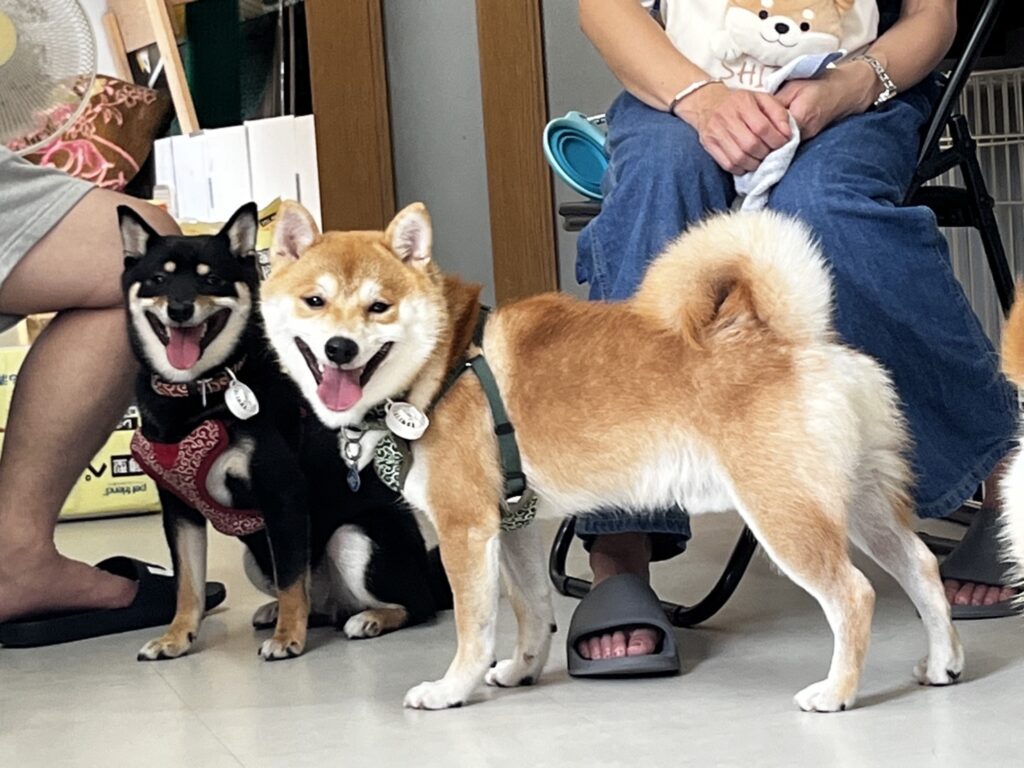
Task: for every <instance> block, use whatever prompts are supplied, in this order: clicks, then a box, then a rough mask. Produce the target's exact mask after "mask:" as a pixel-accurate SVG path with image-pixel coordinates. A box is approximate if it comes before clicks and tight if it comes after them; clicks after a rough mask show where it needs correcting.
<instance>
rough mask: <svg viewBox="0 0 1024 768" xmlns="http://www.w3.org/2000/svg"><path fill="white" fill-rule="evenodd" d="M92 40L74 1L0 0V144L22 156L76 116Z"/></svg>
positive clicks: (90, 70)
mask: <svg viewBox="0 0 1024 768" xmlns="http://www.w3.org/2000/svg"><path fill="white" fill-rule="evenodd" d="M95 78H96V38H95V37H94V36H93V33H92V27H91V26H90V25H89V20H88V19H87V18H86V16H85V12H84V11H83V10H82V6H81V5H79V4H78V2H77V0H0V145H5V146H7V147H9V148H11V149H13V150H14V151H15V152H17V153H19V154H28V153H30V152H33V151H35V150H37V149H39V148H41V147H43V146H45V145H46V144H47V143H49V142H50V141H51V140H52V139H53V138H54V137H55V136H59V135H60V134H61V132H62V131H64V129H66V128H67V127H68V126H70V125H71V124H72V123H73V122H74V121H75V120H76V119H77V118H78V116H79V115H80V114H81V113H82V110H83V109H84V108H85V106H86V104H87V103H88V101H89V94H90V92H91V90H92V85H93V81H94V80H95Z"/></svg>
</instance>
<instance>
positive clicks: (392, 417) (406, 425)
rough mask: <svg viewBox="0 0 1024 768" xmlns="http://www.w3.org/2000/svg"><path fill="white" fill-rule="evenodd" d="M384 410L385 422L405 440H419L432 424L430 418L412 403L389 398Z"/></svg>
mask: <svg viewBox="0 0 1024 768" xmlns="http://www.w3.org/2000/svg"><path fill="white" fill-rule="evenodd" d="M384 410H385V416H384V423H385V424H387V425H388V429H390V430H391V431H392V432H393V433H394V434H396V435H398V436H399V437H401V438H402V439H403V440H419V439H420V438H421V437H423V433H424V432H426V431H427V427H429V426H430V419H428V418H427V416H426V414H425V413H423V411H421V410H420V409H419V408H417V407H416V406H415V405H413V404H412V403H401V402H395V401H394V400H389V401H388V404H387V405H386V406H385V408H384Z"/></svg>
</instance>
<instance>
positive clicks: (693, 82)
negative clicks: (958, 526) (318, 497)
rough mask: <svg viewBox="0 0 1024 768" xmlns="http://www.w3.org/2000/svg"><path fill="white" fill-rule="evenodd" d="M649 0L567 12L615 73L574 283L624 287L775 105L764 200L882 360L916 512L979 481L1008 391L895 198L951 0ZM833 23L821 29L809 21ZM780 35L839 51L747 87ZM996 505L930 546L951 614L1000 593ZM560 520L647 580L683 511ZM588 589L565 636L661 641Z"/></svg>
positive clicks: (717, 203)
mask: <svg viewBox="0 0 1024 768" xmlns="http://www.w3.org/2000/svg"><path fill="white" fill-rule="evenodd" d="M655 5H656V4H655ZM661 5H662V8H661V9H660V12H661V14H663V16H664V26H662V25H661V24H660V23H659V21H658V20H656V18H655V14H653V13H652V12H651V11H652V9H651V6H652V2H651V0H647V2H642V0H580V2H579V10H580V20H581V26H582V28H583V31H584V32H585V34H586V35H587V36H588V37H589V38H590V40H591V41H592V42H593V44H594V45H595V47H596V48H597V50H598V51H599V53H600V54H601V56H602V57H603V58H604V59H605V61H606V62H607V64H608V66H609V67H610V68H611V70H612V72H613V73H614V74H615V75H616V76H617V77H618V79H619V80H620V81H621V82H622V83H623V85H624V86H625V91H624V92H623V93H622V94H621V95H620V96H619V97H618V98H617V99H616V100H615V102H614V103H613V104H612V106H611V108H610V109H609V110H608V114H607V120H608V142H607V146H608V150H609V153H610V166H609V169H608V171H607V173H606V175H605V179H604V182H603V183H604V187H605V197H604V201H603V205H602V208H601V213H600V214H599V215H598V216H597V217H596V218H595V219H594V220H593V221H591V222H590V224H589V225H588V226H587V227H586V228H585V229H584V230H583V231H582V232H581V234H580V237H579V242H578V260H577V275H578V277H579V279H580V281H581V282H586V283H589V286H590V296H591V298H593V299H603V300H619V299H625V298H626V297H628V296H630V295H631V294H632V293H633V291H634V290H635V289H636V287H637V285H638V283H639V281H640V279H641V276H642V275H643V273H644V270H645V268H646V266H647V264H648V263H649V261H650V260H651V259H652V258H653V257H654V256H655V255H657V254H658V253H659V252H660V251H661V249H662V248H663V246H665V244H666V243H668V242H669V241H670V240H672V239H673V238H675V237H676V236H677V235H678V234H679V233H680V232H681V231H682V230H684V229H686V228H687V226H688V225H690V224H691V223H693V222H696V221H698V220H700V219H701V218H703V217H704V216H706V215H708V213H709V212H713V211H723V210H727V209H729V208H730V206H731V205H732V204H733V202H734V199H735V196H736V193H735V187H734V175H740V174H743V173H746V172H750V171H754V170H755V169H757V168H758V167H759V165H760V164H761V162H762V160H764V158H765V157H766V156H767V155H768V154H769V153H771V152H772V151H773V150H776V149H778V148H780V147H782V146H783V145H785V144H786V143H787V141H788V140H789V138H790V136H791V130H790V122H789V117H790V115H791V116H792V117H793V119H794V120H795V123H796V125H797V127H798V130H799V134H800V144H799V148H798V149H797V151H796V154H795V156H794V157H793V159H792V162H791V164H790V165H789V167H788V170H787V171H786V173H785V174H784V175H783V176H782V178H781V179H780V180H779V181H778V183H777V184H776V185H775V186H774V187H773V188H772V189H771V191H770V192H769V193H768V197H767V207H768V208H770V209H773V210H776V211H780V212H783V213H788V214H791V215H794V216H798V217H800V218H802V219H803V220H804V221H805V222H806V223H807V224H808V225H809V226H810V227H811V229H812V230H813V231H814V232H815V234H816V235H817V237H818V238H819V239H820V241H821V245H822V249H823V251H824V253H825V256H826V258H828V259H829V260H830V266H831V269H832V273H833V277H834V283H835V307H836V309H835V313H836V315H835V323H836V327H837V330H838V332H839V333H840V334H841V336H842V338H843V339H844V340H845V341H846V342H847V343H849V344H851V345H852V346H854V347H857V348H859V349H861V350H862V351H864V352H866V353H867V354H869V355H871V356H873V357H875V358H876V359H878V360H879V361H880V362H881V363H882V364H883V365H885V366H886V367H887V368H888V369H889V370H890V371H891V372H892V375H893V377H894V379H895V382H896V386H897V388H898V390H899V393H900V396H901V398H902V400H903V402H904V404H905V412H906V416H907V418H908V420H909V423H910V427H911V431H912V435H913V440H914V453H913V457H912V458H913V467H914V470H915V473H916V477H917V485H916V499H915V500H916V508H917V513H918V515H920V516H921V517H926V518H937V517H945V516H948V515H949V514H951V513H953V512H954V511H956V510H957V509H959V508H960V506H961V505H962V504H963V502H964V501H965V500H966V499H968V498H970V497H971V495H972V494H973V493H974V492H975V490H976V489H977V488H978V486H979V484H981V483H983V482H984V483H985V485H986V488H987V489H990V490H991V489H994V485H993V483H992V480H993V478H994V477H996V476H997V475H998V473H999V471H1000V468H1001V466H1002V462H1003V460H1004V458H1005V457H1006V455H1007V453H1008V451H1009V450H1010V448H1011V446H1012V443H1013V439H1014V424H1015V421H1016V413H1017V400H1016V395H1015V393H1014V391H1013V390H1012V388H1011V387H1010V386H1009V384H1008V383H1007V382H1006V381H1005V379H1003V378H1002V376H1001V375H1000V374H999V373H998V370H997V367H996V363H997V355H996V354H995V352H994V351H993V348H992V346H991V344H990V343H989V340H988V339H987V338H986V336H985V333H984V332H983V330H982V327H981V325H980V323H979V321H978V319H977V318H976V317H975V315H974V314H973V313H972V311H971V310H970V308H969V305H968V303H967V300H966V298H965V296H964V293H963V290H962V289H961V287H960V285H959V283H957V281H956V279H955V277H954V275H953V272H952V268H951V265H950V258H949V253H948V249H947V246H946V243H945V241H944V240H943V237H942V235H941V233H940V232H939V229H938V227H937V225H936V221H935V217H934V215H933V214H932V212H931V211H930V210H929V209H927V208H923V207H903V206H902V205H901V203H902V201H903V199H904V196H905V195H906V193H907V190H908V188H909V185H910V182H911V179H912V177H913V174H914V170H915V165H916V160H917V156H918V152H919V150H920V135H921V131H922V129H923V127H924V126H926V125H927V124H928V121H929V118H930V117H931V114H932V110H933V107H934V104H935V103H936V101H937V98H938V95H939V86H938V83H937V82H936V79H935V78H934V77H933V76H931V75H932V72H933V70H934V69H935V67H936V65H937V64H938V63H939V61H940V60H941V59H942V57H943V55H944V54H945V53H946V51H947V50H948V49H949V47H950V44H951V43H952V40H953V36H954V33H955V29H956V7H955V0H904V2H903V3H902V7H900V3H899V2H898V0H896V1H895V2H885V1H884V0H883V1H882V2H880V3H878V4H877V5H876V2H875V0H802V1H801V2H793V0H714V1H704V2H697V0H665V1H664V2H663V3H662V4H661ZM644 6H647V7H646V8H645V7H644ZM878 6H881V7H880V8H879V7H878ZM837 30H838V32H837V34H835V35H833V38H835V37H838V40H832V39H826V38H828V35H830V34H832V33H833V32H836V31H837ZM876 31H877V35H876ZM761 33H763V34H761ZM801 35H805V36H807V35H818V38H815V39H807V40H804V39H802V38H801ZM789 45H792V46H798V45H799V46H804V47H805V48H806V50H807V51H808V52H821V51H824V50H830V47H829V46H831V47H832V48H831V49H834V48H835V47H842V48H848V49H850V50H851V51H852V53H851V54H848V55H846V56H845V57H844V58H842V60H841V61H840V62H839V63H838V65H837V66H835V67H834V68H831V69H829V70H827V71H826V72H825V73H824V74H823V75H822V76H821V77H819V78H818V79H814V80H794V81H790V82H788V83H785V84H784V85H782V87H781V88H780V89H779V90H778V91H777V92H776V93H775V94H774V95H769V94H768V93H764V92H760V91H759V90H758V89H759V88H761V87H762V86H763V83H764V80H765V78H766V77H767V75H769V74H771V72H772V71H774V70H775V69H776V68H777V66H778V64H779V63H781V62H782V59H781V58H779V57H775V56H774V55H773V53H772V51H773V50H774V49H775V48H779V49H780V50H782V48H785V47H787V46H789ZM996 505H998V498H997V497H996V495H995V493H994V492H993V493H986V495H985V502H984V507H983V510H982V512H980V513H979V514H978V515H977V516H976V517H975V520H974V522H973V523H972V526H971V528H970V529H969V530H968V533H967V535H966V536H965V538H964V540H963V542H962V543H961V544H960V545H959V547H958V549H957V551H955V552H954V553H953V554H952V555H951V556H950V558H948V559H947V560H946V562H945V563H944V564H943V568H942V570H943V575H944V578H945V579H946V582H945V583H946V591H947V595H948V598H949V601H950V603H951V604H953V612H954V617H960V618H963V617H971V616H973V617H988V616H1004V615H1007V614H1008V613H1010V612H1011V610H1012V608H1011V604H1010V599H1011V598H1012V595H1013V592H1012V590H1010V589H1008V588H1005V587H1004V586H1003V584H1004V583H1005V582H1004V580H1003V579H1004V577H1003V574H1002V569H1001V566H1000V565H999V564H998V563H997V562H996V558H995V557H994V556H993V552H994V549H993V541H994V538H993V527H992V523H993V519H994V510H995V508H996ZM577 533H579V534H580V535H581V536H583V537H584V539H585V541H587V543H588V547H589V549H590V564H591V568H592V570H593V572H594V582H595V584H600V583H602V582H604V581H606V580H608V579H611V578H614V577H616V576H617V575H619V574H624V573H632V574H638V575H640V576H642V577H643V579H644V580H647V579H649V564H650V562H651V560H652V557H653V558H655V559H657V558H662V557H666V556H669V555H672V554H677V553H678V552H680V551H682V549H683V548H684V547H685V542H686V540H687V539H688V537H689V525H688V521H687V517H686V515H685V513H684V512H683V511H682V510H670V511H666V512H663V513H659V514H657V515H651V516H650V517H648V518H644V519H642V520H639V521H638V519H637V518H636V517H635V516H632V515H630V516H622V515H616V513H615V511H614V510H611V511H599V512H596V513H592V514H589V515H585V516H581V517H580V519H579V520H578V521H577ZM634 581H635V580H634ZM609 592H612V593H617V594H621V590H610V591H609ZM596 594H598V593H595V592H591V594H590V595H588V596H587V597H586V598H584V601H587V600H589V599H591V598H592V597H594V596H595V595H596ZM598 599H600V598H598ZM641 602H642V601H641ZM597 607H598V608H599V610H595V606H594V605H593V604H591V605H588V607H587V611H586V615H587V617H588V622H590V624H591V625H590V626H588V627H587V628H586V630H587V631H586V633H585V634H583V633H581V634H580V636H579V640H578V642H577V644H576V651H577V652H578V653H579V654H580V655H581V656H582V657H583V658H586V659H605V660H607V661H608V664H609V665H610V667H612V666H614V662H615V659H617V658H621V657H624V656H637V655H644V654H650V653H652V652H653V651H654V650H655V648H656V647H657V646H658V643H659V633H658V631H657V630H656V629H653V628H651V627H643V626H636V625H632V626H623V622H622V621H621V620H618V619H617V618H616V615H617V614H618V615H620V616H621V615H625V612H626V611H627V610H630V611H631V612H633V613H635V611H632V610H631V607H630V606H618V605H604V606H597ZM595 617H600V618H599V619H597V618H595ZM634 669H635V665H634Z"/></svg>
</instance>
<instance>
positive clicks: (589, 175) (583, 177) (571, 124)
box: [544, 112, 608, 200]
mask: <svg viewBox="0 0 1024 768" xmlns="http://www.w3.org/2000/svg"><path fill="white" fill-rule="evenodd" d="M603 121H604V115H598V116H596V117H592V118H588V117H587V116H586V115H584V114H582V113H581V112H568V113H566V115H565V117H557V118H555V119H554V120H552V121H551V122H549V123H548V124H547V126H546V127H545V128H544V156H545V157H546V158H547V160H548V164H549V165H550V166H551V168H552V170H554V172H555V173H557V174H558V176H559V178H561V179H562V181H564V182H565V183H566V184H568V185H569V186H570V187H572V188H573V189H575V190H576V191H577V192H579V193H580V194H581V195H585V196H586V197H589V198H590V199H591V200H600V199H601V198H603V197H604V195H603V194H602V193H601V178H602V177H603V176H604V172H605V170H606V169H607V168H608V155H607V154H606V152H605V148H604V145H605V135H604V133H603V132H602V131H601V130H600V129H599V128H598V127H597V125H596V124H597V123H601V122H603Z"/></svg>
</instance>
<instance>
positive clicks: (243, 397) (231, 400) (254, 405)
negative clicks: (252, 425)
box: [224, 368, 260, 421]
mask: <svg viewBox="0 0 1024 768" xmlns="http://www.w3.org/2000/svg"><path fill="white" fill-rule="evenodd" d="M227 371H228V375H230V376H231V383H230V384H228V388H227V390H226V391H225V392H224V405H226V406H227V407H228V410H229V411H231V413H232V414H233V415H234V416H235V417H237V418H239V419H242V421H245V420H246V419H251V418H252V417H253V416H255V415H256V414H257V413H259V412H260V403H259V400H257V399H256V393H255V392H253V391H252V390H251V389H250V388H249V387H248V386H246V385H245V384H243V383H242V382H240V381H239V380H238V377H237V376H235V372H234V371H232V370H231V369H230V368H228V369H227Z"/></svg>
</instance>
